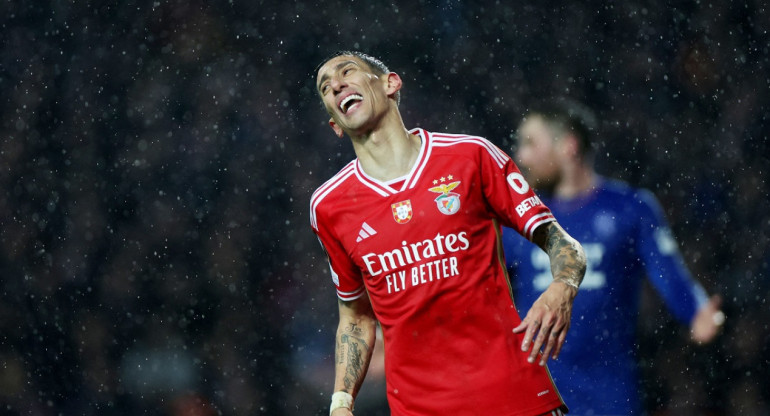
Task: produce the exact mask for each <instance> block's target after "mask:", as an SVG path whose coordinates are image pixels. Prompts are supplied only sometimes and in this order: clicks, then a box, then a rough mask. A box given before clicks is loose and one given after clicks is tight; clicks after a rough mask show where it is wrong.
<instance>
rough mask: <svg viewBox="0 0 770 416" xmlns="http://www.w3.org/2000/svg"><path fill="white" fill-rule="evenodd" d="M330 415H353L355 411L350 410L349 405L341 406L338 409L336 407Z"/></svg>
mask: <svg viewBox="0 0 770 416" xmlns="http://www.w3.org/2000/svg"><path fill="white" fill-rule="evenodd" d="M329 416H353V412H351V411H350V409H348V408H347V407H340V408H338V409H334V411H333V412H331V414H329Z"/></svg>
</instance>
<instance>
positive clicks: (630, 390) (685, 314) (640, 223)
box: [503, 178, 707, 415]
mask: <svg viewBox="0 0 770 416" xmlns="http://www.w3.org/2000/svg"><path fill="white" fill-rule="evenodd" d="M541 199H542V201H543V202H544V203H545V205H547V206H548V207H549V208H550V209H551V211H552V212H553V214H554V216H555V217H556V220H557V221H558V222H559V224H560V225H561V226H562V227H563V228H564V229H565V230H566V231H567V232H568V233H569V234H570V235H571V236H572V237H574V238H575V239H577V240H578V241H579V242H580V243H581V244H582V246H583V249H584V250H585V253H586V258H587V270H586V274H585V278H584V279H583V282H582V284H581V285H580V290H579V293H578V295H577V297H576V298H575V303H574V307H573V310H572V322H571V327H570V330H569V332H568V334H567V340H566V342H565V344H564V346H563V348H562V351H561V353H560V355H559V358H558V359H557V360H550V361H549V362H548V368H549V370H550V371H551V375H552V377H553V379H554V382H555V383H556V386H557V388H558V389H559V392H560V393H561V394H562V396H563V399H564V402H565V403H566V404H567V406H568V407H569V408H570V414H576V415H634V414H640V413H641V412H642V404H641V398H640V395H639V388H640V386H639V370H638V368H637V360H636V355H635V354H636V350H635V336H636V325H635V324H636V321H637V315H638V311H639V302H640V294H641V289H642V283H643V279H644V277H647V278H648V279H649V281H650V282H651V283H652V285H653V287H654V288H655V289H656V291H657V292H658V293H659V294H660V295H661V296H662V298H663V300H664V301H665V304H666V305H667V307H668V309H669V310H670V311H671V313H672V314H673V316H674V317H675V318H676V319H677V320H678V321H680V322H681V323H683V324H685V325H687V326H688V327H689V325H690V323H691V321H692V319H693V318H694V317H695V314H696V311H697V310H698V308H699V307H700V306H701V305H703V304H704V303H706V302H707V296H706V292H705V290H704V289H703V287H702V286H701V285H700V284H699V283H698V282H697V281H695V280H694V279H693V278H692V276H691V275H690V273H689V271H688V270H687V268H686V266H685V264H684V261H683V259H682V257H681V255H680V253H679V249H678V247H677V244H676V242H675V241H674V239H673V236H672V233H671V230H670V229H669V227H668V224H667V222H666V220H665V217H664V214H663V210H662V209H661V207H660V204H659V203H658V201H657V199H656V198H655V196H654V195H653V194H652V193H651V192H649V191H646V190H640V189H634V188H632V187H630V186H629V185H628V184H626V183H623V182H620V181H616V180H610V179H607V178H600V179H599V182H598V184H597V187H596V188H595V189H594V190H592V191H591V192H588V193H585V194H582V195H579V196H578V197H575V198H571V199H559V198H549V197H548V196H547V195H541ZM503 245H504V249H505V258H506V262H507V265H508V268H509V270H510V271H511V273H510V275H511V276H516V277H515V278H514V280H513V282H512V283H513V290H514V295H515V301H516V306H517V308H518V309H519V313H521V314H522V316H524V315H523V314H525V313H526V311H527V310H528V309H529V307H531V306H532V304H533V303H534V302H535V300H536V299H537V298H538V296H540V294H542V293H543V291H544V290H545V289H546V288H547V287H548V285H549V284H550V283H551V282H552V281H553V276H552V275H551V271H550V262H549V258H548V255H547V254H546V253H545V252H543V251H542V250H541V249H540V248H539V247H537V246H535V245H533V244H531V243H530V242H528V241H527V240H525V239H524V238H522V237H521V236H520V235H519V234H518V233H517V232H515V231H513V230H511V229H504V231H503Z"/></svg>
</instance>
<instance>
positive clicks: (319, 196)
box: [310, 160, 356, 229]
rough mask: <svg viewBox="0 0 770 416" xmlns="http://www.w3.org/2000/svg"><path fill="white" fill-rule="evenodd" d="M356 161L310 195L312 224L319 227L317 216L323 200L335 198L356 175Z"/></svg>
mask: <svg viewBox="0 0 770 416" xmlns="http://www.w3.org/2000/svg"><path fill="white" fill-rule="evenodd" d="M355 163H356V161H355V160H353V161H351V162H350V163H348V164H347V165H345V167H344V168H342V169H340V171H339V172H337V173H336V174H335V175H334V176H332V177H331V178H329V180H327V181H326V182H324V183H323V185H321V186H319V187H318V188H317V189H316V190H315V192H313V195H312V196H311V197H310V224H311V225H312V226H313V228H315V229H317V228H318V225H317V216H318V212H319V210H320V207H321V206H322V202H324V201H327V200H330V199H333V198H334V195H335V193H339V192H340V191H341V189H342V188H343V187H344V186H345V183H346V182H347V181H348V179H350V178H351V176H353V175H355Z"/></svg>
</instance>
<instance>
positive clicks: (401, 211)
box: [390, 199, 412, 224]
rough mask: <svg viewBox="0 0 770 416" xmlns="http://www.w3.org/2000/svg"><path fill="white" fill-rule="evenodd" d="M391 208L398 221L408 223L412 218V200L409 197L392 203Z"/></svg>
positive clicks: (394, 217)
mask: <svg viewBox="0 0 770 416" xmlns="http://www.w3.org/2000/svg"><path fill="white" fill-rule="evenodd" d="M390 208H391V210H392V211H393V219H394V220H396V222H397V223H399V224H406V223H408V222H409V220H411V219H412V202H411V201H409V200H408V199H407V200H406V201H401V202H396V203H395V204H391V205H390Z"/></svg>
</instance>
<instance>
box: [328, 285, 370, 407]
mask: <svg viewBox="0 0 770 416" xmlns="http://www.w3.org/2000/svg"><path fill="white" fill-rule="evenodd" d="M339 311H340V322H339V326H338V327H337V338H336V340H337V342H336V346H335V348H334V349H335V354H334V355H335V376H334V391H335V392H339V391H344V392H347V393H349V394H350V395H352V396H353V397H355V396H356V394H358V390H359V389H360V388H361V383H363V382H364V377H365V376H366V370H367V368H369V361H370V360H371V358H372V352H373V351H374V341H375V335H376V330H377V321H376V319H375V317H374V312H373V311H372V306H371V304H370V303H369V298H368V297H367V296H362V297H360V298H358V299H356V300H352V301H343V300H340V301H339ZM351 410H352V409H345V408H340V409H337V410H335V411H334V412H333V413H332V415H334V416H337V415H352V414H353V413H352V411H351Z"/></svg>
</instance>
